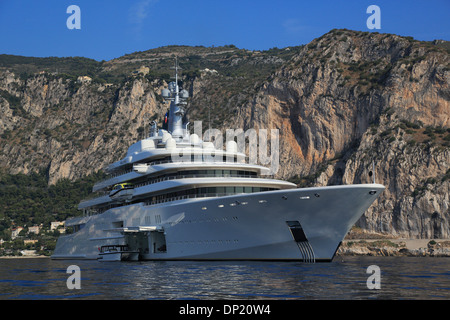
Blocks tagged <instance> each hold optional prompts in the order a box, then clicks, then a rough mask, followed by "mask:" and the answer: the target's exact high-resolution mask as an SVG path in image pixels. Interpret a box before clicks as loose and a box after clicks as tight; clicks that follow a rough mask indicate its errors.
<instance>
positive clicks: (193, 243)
mask: <svg viewBox="0 0 450 320" xmlns="http://www.w3.org/2000/svg"><path fill="white" fill-rule="evenodd" d="M238 242H239V240H238V239H234V240H229V239H227V240H190V241H173V242H170V244H190V245H197V244H231V243H238Z"/></svg>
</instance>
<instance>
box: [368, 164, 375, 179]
mask: <svg viewBox="0 0 450 320" xmlns="http://www.w3.org/2000/svg"><path fill="white" fill-rule="evenodd" d="M369 177H373V182H372V183H373V184H375V161H373V160H372V170H371V171H369Z"/></svg>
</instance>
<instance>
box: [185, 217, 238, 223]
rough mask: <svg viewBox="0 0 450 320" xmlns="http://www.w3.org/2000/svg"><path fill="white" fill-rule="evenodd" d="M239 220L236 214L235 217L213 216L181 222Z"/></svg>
mask: <svg viewBox="0 0 450 320" xmlns="http://www.w3.org/2000/svg"><path fill="white" fill-rule="evenodd" d="M229 219H230V220H235V221H236V220H238V217H236V216H234V217H230V218H227V217H223V218H211V219H198V220H195V219H194V220H184V219H183V220H181V221H180V222H179V223H194V222H195V223H200V222H221V221H228V220H229Z"/></svg>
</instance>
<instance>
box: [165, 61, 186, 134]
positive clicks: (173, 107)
mask: <svg viewBox="0 0 450 320" xmlns="http://www.w3.org/2000/svg"><path fill="white" fill-rule="evenodd" d="M171 69H175V76H174V77H172V78H174V79H175V81H172V82H170V83H169V89H163V90H162V96H163V98H164V99H165V100H170V101H171V103H170V109H169V123H168V127H167V129H168V130H167V131H169V132H170V133H171V134H172V137H173V138H174V139H176V140H177V139H178V140H182V139H183V136H184V132H183V115H184V109H183V106H184V105H186V104H187V102H186V100H187V99H188V98H189V93H188V92H187V91H186V90H184V89H183V90H181V91H180V88H179V86H178V70H179V69H181V68H180V66H179V65H178V57H175V64H174V66H173V67H171Z"/></svg>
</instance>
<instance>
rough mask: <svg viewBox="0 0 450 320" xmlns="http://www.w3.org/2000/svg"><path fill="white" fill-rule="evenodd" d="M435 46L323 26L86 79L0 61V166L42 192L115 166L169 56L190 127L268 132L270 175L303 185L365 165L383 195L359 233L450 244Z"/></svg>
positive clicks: (135, 63) (138, 62)
mask: <svg viewBox="0 0 450 320" xmlns="http://www.w3.org/2000/svg"><path fill="white" fill-rule="evenodd" d="M446 45H447V43H446V42H439V41H436V42H420V41H415V40H413V39H411V38H408V37H400V36H396V35H390V34H378V33H370V34H369V33H364V32H355V31H349V30H332V31H330V32H329V33H327V34H325V35H323V36H322V37H320V38H318V39H315V40H314V41H312V42H311V43H310V44H308V45H306V46H301V47H295V48H285V49H276V48H274V49H272V50H269V51H265V52H256V51H248V50H242V49H237V48H236V47H234V46H226V47H219V48H204V47H166V48H160V49H155V50H149V51H144V52H139V53H134V54H131V55H127V56H124V57H121V58H119V59H115V60H112V61H107V62H101V63H100V62H98V63H97V62H89V66H90V67H89V68H86V71H85V72H84V73H87V75H89V77H84V78H83V77H81V78H80V77H79V76H80V75H83V74H81V73H78V74H77V73H76V70H77V68H76V67H75V68H74V69H67V70H65V71H64V72H65V73H62V72H61V71H60V72H54V69H55V68H52V63H53V62H52V63H50V62H45V63H46V64H44V63H43V62H42V60H38V61H39V64H37V63H36V62H35V61H33V60H32V61H31V62H30V61H29V59H28V60H26V61H25V60H24V59H14V60H11V59H10V58H11V57H8V59H3V63H2V59H1V57H0V113H1V116H0V139H1V140H0V149H1V150H2V152H1V154H0V168H1V170H2V172H4V173H5V172H8V173H18V172H24V173H27V172H30V171H39V170H40V171H45V173H46V174H47V175H48V180H49V183H50V184H52V183H55V182H56V181H58V180H59V179H61V178H69V179H78V178H81V177H83V176H85V175H87V174H89V173H90V172H93V171H97V170H99V169H101V168H103V167H104V166H106V165H107V164H109V163H111V162H113V161H116V160H118V159H119V158H121V157H123V156H124V154H125V152H126V149H127V147H128V146H129V145H130V144H131V143H133V142H134V141H136V140H137V139H140V138H142V137H144V136H145V134H146V132H147V130H148V123H149V121H150V120H159V123H161V122H162V118H163V116H164V113H165V112H166V111H167V106H166V105H164V104H163V103H162V101H161V99H160V98H159V96H158V93H159V90H160V89H161V88H162V86H164V85H165V83H166V82H167V81H169V74H170V72H171V71H170V69H169V67H170V65H171V64H172V63H173V55H174V54H176V55H177V56H178V57H179V61H180V65H181V66H182V67H184V70H183V77H182V79H183V85H184V87H185V88H187V89H189V91H190V93H191V95H192V98H191V99H190V101H189V106H188V108H187V117H188V118H189V120H190V121H194V120H197V119H199V120H203V121H204V124H203V129H206V126H207V124H209V118H210V119H211V125H212V127H214V128H217V129H222V130H224V129H225V128H243V129H244V130H246V129H249V128H256V129H260V128H266V129H270V128H278V129H279V130H280V164H281V165H280V170H279V171H278V172H277V174H276V176H277V177H281V178H285V179H290V180H291V181H295V182H297V183H298V184H299V185H300V186H308V185H330V184H341V183H361V182H362V183H365V182H370V181H372V178H373V177H371V176H370V174H369V172H370V171H372V165H373V164H374V165H375V170H374V173H375V179H376V181H377V182H379V183H382V184H384V185H385V186H386V191H385V192H384V193H383V195H382V196H381V197H380V198H379V200H378V201H377V202H376V203H375V204H374V205H373V206H372V207H371V208H370V209H369V210H368V212H367V213H366V214H365V215H364V217H363V218H362V219H361V220H360V221H358V223H357V225H358V226H359V227H361V228H363V229H365V230H367V231H376V232H382V233H386V234H390V235H393V236H401V237H416V238H433V237H435V238H448V237H450V227H449V219H450V212H449V183H450V171H449V161H450V154H449V153H450V151H449V149H450V148H449V146H450V141H449V140H450V138H449V137H450V130H449V127H450V108H449V100H450V91H449V77H450V64H449V53H448V51H447V48H445V46H446ZM11 61H13V62H11ZM58 63H59V65H58V66H60V68H64V67H66V68H68V67H67V66H66V65H65V64H61V61H60V60H58ZM83 63H86V62H83ZM142 66H146V67H148V69H146V68H142ZM78 69H81V68H78ZM74 70H75V71H74ZM89 72H90V73H89Z"/></svg>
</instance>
